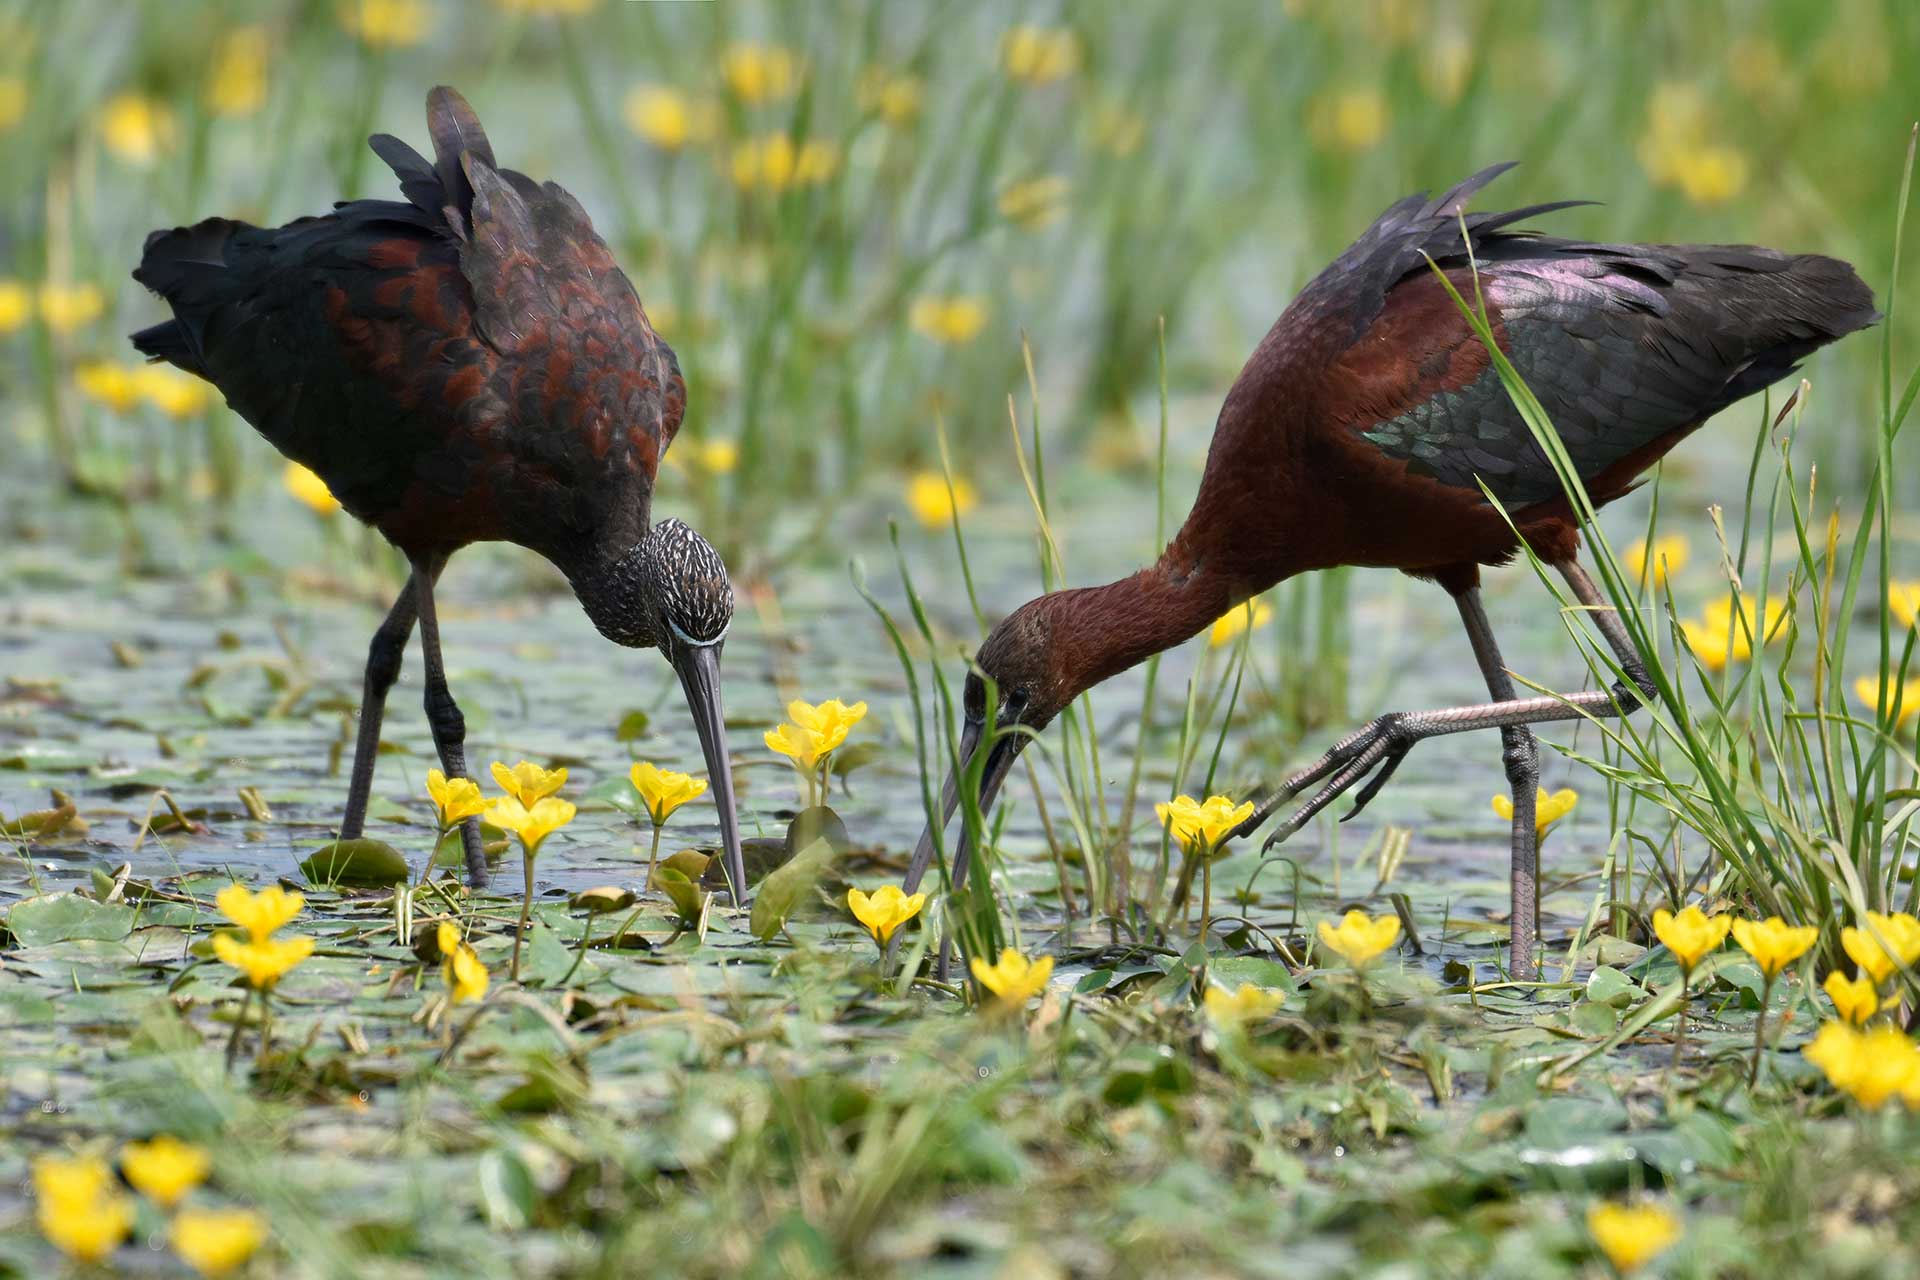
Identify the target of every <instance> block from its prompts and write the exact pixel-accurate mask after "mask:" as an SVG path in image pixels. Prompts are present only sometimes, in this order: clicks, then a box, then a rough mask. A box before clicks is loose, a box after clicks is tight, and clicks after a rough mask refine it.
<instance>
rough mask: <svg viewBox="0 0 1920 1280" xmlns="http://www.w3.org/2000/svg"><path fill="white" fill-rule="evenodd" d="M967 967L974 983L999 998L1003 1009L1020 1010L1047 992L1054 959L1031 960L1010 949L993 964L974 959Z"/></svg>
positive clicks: (1049, 957) (1002, 953)
mask: <svg viewBox="0 0 1920 1280" xmlns="http://www.w3.org/2000/svg"><path fill="white" fill-rule="evenodd" d="M968 967H969V968H970V969H972V970H973V976H974V980H975V981H977V982H978V983H979V984H980V985H981V986H983V987H985V988H986V989H987V990H989V991H991V992H993V994H994V995H996V996H998V997H999V1003H1000V1005H1001V1006H1002V1007H1005V1008H1019V1007H1022V1006H1024V1005H1025V1004H1026V1003H1027V1001H1029V1000H1031V999H1032V998H1033V997H1034V996H1037V995H1039V994H1040V993H1041V992H1042V991H1044V990H1046V987H1047V979H1049V978H1051V977H1052V976H1053V957H1052V956H1041V957H1040V958H1039V959H1038V960H1028V959H1027V957H1026V956H1023V955H1021V954H1020V953H1019V952H1018V951H1016V950H1014V949H1013V948H1012V947H1007V948H1006V949H1005V950H1003V951H1001V953H1000V959H999V960H997V961H995V962H994V963H993V964H988V963H987V962H986V961H985V960H984V959H982V958H981V957H979V956H975V957H974V958H973V960H972V962H971V963H970V964H969V965H968Z"/></svg>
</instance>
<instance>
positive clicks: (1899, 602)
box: [1887, 578, 1920, 628]
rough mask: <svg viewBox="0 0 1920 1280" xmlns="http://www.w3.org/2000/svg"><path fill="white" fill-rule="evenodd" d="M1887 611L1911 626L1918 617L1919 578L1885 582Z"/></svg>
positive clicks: (1919, 607)
mask: <svg viewBox="0 0 1920 1280" xmlns="http://www.w3.org/2000/svg"><path fill="white" fill-rule="evenodd" d="M1887 612H1889V613H1891V614H1892V615H1893V616H1894V617H1896V618H1898V619H1899V620H1900V625H1901V626H1903V627H1909V628H1911V627H1912V626H1913V624H1914V620H1915V619H1916V618H1920V578H1906V579H1896V580H1894V581H1893V582H1889V583H1888V584H1887Z"/></svg>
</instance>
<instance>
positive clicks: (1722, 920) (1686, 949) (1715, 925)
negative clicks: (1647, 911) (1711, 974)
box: [1653, 906, 1733, 973]
mask: <svg viewBox="0 0 1920 1280" xmlns="http://www.w3.org/2000/svg"><path fill="white" fill-rule="evenodd" d="M1732 925H1733V918H1732V917H1731V916H1709V915H1708V914H1707V913H1706V912H1704V911H1702V910H1701V909H1700V908H1699V907H1697V906H1688V907H1686V908H1684V909H1682V910H1681V911H1680V913H1679V914H1677V915H1676V914H1674V913H1673V912H1671V911H1669V910H1667V909H1666V908H1665V907H1661V908H1660V909H1659V910H1658V911H1655V912H1654V913H1653V933H1654V936H1655V937H1657V938H1659V939H1660V941H1661V942H1662V943H1663V944H1664V945H1665V946H1666V948H1667V950H1668V951H1671V952H1672V953H1673V958H1674V959H1675V960H1678V961H1679V962H1680V969H1681V972H1682V973H1691V972H1692V971H1693V967H1694V966H1695V965H1697V964H1699V963H1700V961H1701V960H1703V959H1704V958H1705V957H1706V956H1707V954H1708V953H1709V952H1711V951H1715V950H1718V949H1719V947H1720V944H1721V943H1723V942H1725V941H1726V940H1727V930H1728V929H1729V928H1730V927H1732Z"/></svg>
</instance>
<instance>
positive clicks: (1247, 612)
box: [1207, 600, 1273, 649]
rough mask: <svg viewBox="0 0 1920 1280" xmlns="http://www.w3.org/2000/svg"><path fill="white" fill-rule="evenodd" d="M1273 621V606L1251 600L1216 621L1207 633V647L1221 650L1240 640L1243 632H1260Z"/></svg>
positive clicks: (1261, 601) (1262, 601)
mask: <svg viewBox="0 0 1920 1280" xmlns="http://www.w3.org/2000/svg"><path fill="white" fill-rule="evenodd" d="M1272 621H1273V606H1272V605H1270V604H1268V603H1267V602H1266V601H1264V600H1258V601H1255V600H1249V601H1247V603H1245V604H1243V605H1241V606H1240V607H1239V608H1237V609H1231V610H1229V611H1228V612H1226V613H1223V614H1221V615H1220V617H1219V618H1218V619H1217V620H1215V622H1214V624H1213V626H1212V628H1211V629H1210V630H1209V631H1208V632H1207V647H1208V648H1209V649H1219V648H1222V647H1223V646H1225V645H1228V644H1231V643H1233V641H1235V640H1237V639H1239V638H1240V635H1241V633H1242V632H1245V631H1258V630H1259V629H1260V628H1262V627H1264V626H1266V625H1267V624H1268V623H1269V622H1272Z"/></svg>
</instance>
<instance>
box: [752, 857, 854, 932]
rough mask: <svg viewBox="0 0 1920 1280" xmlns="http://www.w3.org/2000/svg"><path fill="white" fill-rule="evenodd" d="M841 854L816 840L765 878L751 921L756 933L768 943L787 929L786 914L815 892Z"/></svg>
mask: <svg viewBox="0 0 1920 1280" xmlns="http://www.w3.org/2000/svg"><path fill="white" fill-rule="evenodd" d="M839 856H840V855H839V852H838V851H837V850H835V849H834V847H833V846H832V845H831V844H829V843H827V842H826V841H825V840H816V841H814V842H813V843H812V844H810V845H808V846H807V847H806V848H805V849H803V850H801V851H800V852H799V853H798V854H796V855H794V857H793V859H792V860H791V861H790V862H788V863H787V864H786V865H785V866H783V867H779V868H777V869H776V870H775V871H774V872H773V873H772V874H771V875H769V876H768V877H767V878H766V879H765V880H762V881H761V882H760V890H759V892H758V893H757V894H756V895H755V896H754V899H753V914H752V916H751V917H750V918H749V921H748V924H749V927H750V928H751V929H752V930H753V936H754V937H756V938H758V939H760V941H762V942H766V941H768V940H770V939H771V938H772V937H773V935H774V934H776V933H779V932H780V931H781V930H782V929H784V928H786V925H787V917H788V916H790V915H792V914H793V912H794V909H795V908H796V907H798V906H799V905H800V903H801V902H802V901H803V900H805V899H806V898H807V897H808V896H809V895H811V894H812V893H813V888H814V886H815V885H817V884H819V883H820V877H821V876H822V875H823V874H825V873H826V870H827V868H828V867H830V866H832V865H833V862H834V859H836V858H838V857H839Z"/></svg>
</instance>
